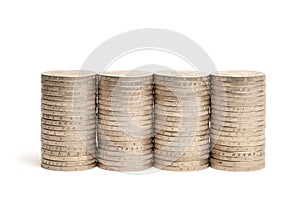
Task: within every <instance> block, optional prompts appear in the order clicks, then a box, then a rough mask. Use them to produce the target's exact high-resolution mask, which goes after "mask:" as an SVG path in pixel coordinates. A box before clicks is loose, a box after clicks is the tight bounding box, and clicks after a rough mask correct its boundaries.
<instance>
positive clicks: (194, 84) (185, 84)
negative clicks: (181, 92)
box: [154, 78, 209, 88]
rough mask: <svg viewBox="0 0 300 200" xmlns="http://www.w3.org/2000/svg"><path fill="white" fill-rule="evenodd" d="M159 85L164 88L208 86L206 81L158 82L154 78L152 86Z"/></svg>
mask: <svg viewBox="0 0 300 200" xmlns="http://www.w3.org/2000/svg"><path fill="white" fill-rule="evenodd" d="M156 84H159V85H163V86H166V87H181V88H183V87H207V86H208V85H209V81H208V80H201V81H191V80H181V81H168V80H160V79H157V78H154V85H156Z"/></svg>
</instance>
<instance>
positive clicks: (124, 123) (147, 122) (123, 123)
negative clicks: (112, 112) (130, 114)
mask: <svg viewBox="0 0 300 200" xmlns="http://www.w3.org/2000/svg"><path fill="white" fill-rule="evenodd" d="M99 123H100V124H103V125H108V126H149V125H150V124H151V126H152V123H153V122H152V120H151V119H150V120H143V121H142V120H139V121H131V120H129V119H128V121H109V120H104V119H99Z"/></svg>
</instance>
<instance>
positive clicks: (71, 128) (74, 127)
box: [42, 124, 96, 131]
mask: <svg viewBox="0 0 300 200" xmlns="http://www.w3.org/2000/svg"><path fill="white" fill-rule="evenodd" d="M42 128H43V129H47V130H56V131H71V130H73V131H76V130H90V129H96V124H91V125H86V126H72V127H71V126H52V125H46V124H42Z"/></svg>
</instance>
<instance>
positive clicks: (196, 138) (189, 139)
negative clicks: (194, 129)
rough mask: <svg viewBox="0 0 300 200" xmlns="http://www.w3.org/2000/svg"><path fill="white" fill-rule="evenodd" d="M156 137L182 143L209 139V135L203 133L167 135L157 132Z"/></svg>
mask: <svg viewBox="0 0 300 200" xmlns="http://www.w3.org/2000/svg"><path fill="white" fill-rule="evenodd" d="M154 138H155V139H159V140H164V141H170V142H173V141H174V142H182V143H189V142H194V141H202V140H205V139H208V138H209V137H208V134H207V135H201V136H196V135H195V136H190V137H189V136H166V135H161V134H155V136H154Z"/></svg>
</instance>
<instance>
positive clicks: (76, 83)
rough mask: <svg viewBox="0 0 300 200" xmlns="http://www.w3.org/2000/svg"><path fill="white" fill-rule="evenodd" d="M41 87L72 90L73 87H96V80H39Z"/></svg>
mask: <svg viewBox="0 0 300 200" xmlns="http://www.w3.org/2000/svg"><path fill="white" fill-rule="evenodd" d="M41 83H42V85H43V86H52V87H62V88H74V87H88V88H89V87H96V79H90V80H89V79H87V80H86V79H82V80H81V79H76V80H73V81H61V80H43V79H42V80H41Z"/></svg>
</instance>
